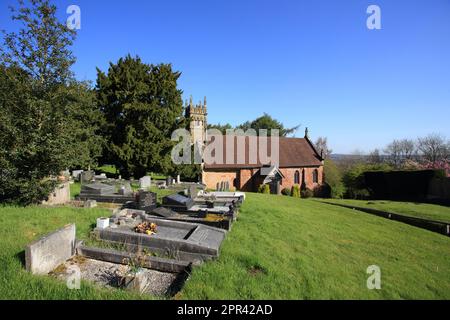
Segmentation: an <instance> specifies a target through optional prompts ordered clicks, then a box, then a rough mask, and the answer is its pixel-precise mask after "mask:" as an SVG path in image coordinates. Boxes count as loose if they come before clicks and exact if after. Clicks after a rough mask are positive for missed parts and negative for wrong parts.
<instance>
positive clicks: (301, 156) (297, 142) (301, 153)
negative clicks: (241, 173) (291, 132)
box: [204, 136, 322, 170]
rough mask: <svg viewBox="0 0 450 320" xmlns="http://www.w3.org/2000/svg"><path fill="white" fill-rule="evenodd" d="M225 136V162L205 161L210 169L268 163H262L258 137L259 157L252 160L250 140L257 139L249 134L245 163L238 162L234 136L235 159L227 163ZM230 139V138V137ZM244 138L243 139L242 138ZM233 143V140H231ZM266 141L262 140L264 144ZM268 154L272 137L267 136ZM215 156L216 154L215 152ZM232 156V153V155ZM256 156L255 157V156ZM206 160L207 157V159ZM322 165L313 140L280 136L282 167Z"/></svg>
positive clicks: (246, 143) (206, 167)
mask: <svg viewBox="0 0 450 320" xmlns="http://www.w3.org/2000/svg"><path fill="white" fill-rule="evenodd" d="M222 137H223V161H222V162H223V164H217V163H214V164H207V163H206V161H205V166H204V168H205V169H206V170H208V169H237V168H260V167H262V166H263V165H266V164H267V163H261V160H263V159H260V158H259V147H260V143H261V140H260V139H259V137H258V138H257V141H258V143H257V144H256V145H257V149H256V150H258V152H257V154H258V157H257V160H256V161H251V159H250V158H249V143H250V141H256V139H251V138H249V137H248V136H246V137H245V148H244V150H245V161H244V163H237V162H238V161H237V147H238V146H237V145H238V143H237V138H236V137H234V161H232V163H231V164H230V163H226V145H227V144H226V141H227V136H222ZM228 139H230V138H229V137H228ZM242 140H243V139H242ZM230 143H231V142H230ZM263 144H264V142H262V145H263ZM267 150H268V152H267V155H268V156H269V157H270V155H271V138H270V137H268V138H267ZM213 156H214V154H213ZM230 157H231V155H230ZM253 158H254V157H253ZM205 160H206V159H205ZM320 165H322V159H321V157H320V155H319V154H318V153H317V151H316V150H315V149H314V147H313V146H312V144H311V142H310V141H309V140H308V139H306V138H279V164H278V166H279V167H280V168H288V167H311V166H320Z"/></svg>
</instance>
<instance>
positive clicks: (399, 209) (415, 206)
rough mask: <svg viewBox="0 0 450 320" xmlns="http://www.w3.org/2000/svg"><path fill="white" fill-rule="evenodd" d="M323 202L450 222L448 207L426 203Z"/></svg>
mask: <svg viewBox="0 0 450 320" xmlns="http://www.w3.org/2000/svg"><path fill="white" fill-rule="evenodd" d="M323 201H325V202H332V203H338V204H345V205H351V206H355V207H364V208H372V209H377V210H383V211H387V212H392V213H398V214H401V215H405V216H410V217H416V218H422V219H428V220H435V221H442V222H450V207H445V206H439V205H435V204H428V203H418V202H401V201H387V200H370V201H367V200H347V199H345V200H341V199H326V200H323Z"/></svg>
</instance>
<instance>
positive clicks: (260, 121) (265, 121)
mask: <svg viewBox="0 0 450 320" xmlns="http://www.w3.org/2000/svg"><path fill="white" fill-rule="evenodd" d="M298 128H299V126H295V127H293V128H285V127H284V125H283V124H282V123H281V122H280V121H278V120H276V119H274V118H272V117H271V116H270V115H268V114H267V113H264V114H263V115H262V116H261V117H259V118H257V119H255V120H253V121H247V122H245V123H243V124H241V125H240V126H238V127H237V129H242V130H244V131H247V130H248V129H254V130H256V133H257V134H259V130H260V129H266V130H267V134H268V135H270V134H271V129H278V130H279V134H280V137H287V136H289V135H292V134H294V133H295V131H297V129H298Z"/></svg>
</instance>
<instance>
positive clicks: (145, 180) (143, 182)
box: [139, 176, 152, 190]
mask: <svg viewBox="0 0 450 320" xmlns="http://www.w3.org/2000/svg"><path fill="white" fill-rule="evenodd" d="M151 184H152V179H151V178H150V177H149V176H144V177H142V178H140V179H139V188H141V189H144V190H148V188H150V186H151Z"/></svg>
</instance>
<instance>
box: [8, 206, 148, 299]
mask: <svg viewBox="0 0 450 320" xmlns="http://www.w3.org/2000/svg"><path fill="white" fill-rule="evenodd" d="M105 215H109V211H108V210H102V209H78V208H68V207H63V208H44V207H28V208H20V207H0V239H1V242H0V265H1V270H0V299H51V300H53V299H58V300H59V299H151V298H154V297H151V296H142V297H141V296H139V295H137V294H133V293H130V292H128V291H125V290H118V289H105V288H103V289H102V288H99V287H97V286H94V285H93V284H90V283H87V282H83V283H82V285H81V289H80V290H70V289H68V288H67V286H66V284H65V283H64V282H62V281H59V280H57V279H54V278H51V277H48V276H35V275H31V274H30V273H28V272H26V271H25V267H24V265H23V262H24V249H25V246H26V245H27V244H28V243H30V242H32V241H33V240H35V239H38V238H39V237H41V236H42V235H44V234H47V233H49V232H52V231H54V230H56V229H58V228H61V227H63V226H64V225H66V224H68V223H76V226H77V238H79V239H88V237H89V232H90V230H91V228H92V227H93V224H94V223H95V221H96V218H97V217H100V216H105Z"/></svg>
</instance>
